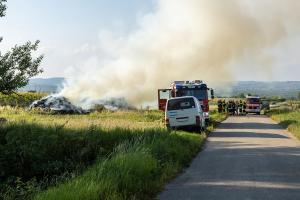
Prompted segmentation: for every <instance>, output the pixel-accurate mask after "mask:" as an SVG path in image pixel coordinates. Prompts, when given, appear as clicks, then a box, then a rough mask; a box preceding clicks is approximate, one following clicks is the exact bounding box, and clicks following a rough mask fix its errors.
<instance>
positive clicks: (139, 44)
mask: <svg viewBox="0 0 300 200" xmlns="http://www.w3.org/2000/svg"><path fill="white" fill-rule="evenodd" d="M299 10H300V1H298V0H285V1H282V0H256V1H252V0H185V1H183V0H159V1H158V2H157V7H156V9H155V11H153V12H152V13H148V14H146V15H145V16H143V17H142V18H140V19H139V20H138V22H139V28H138V29H137V30H136V31H134V32H132V33H130V34H129V35H127V36H126V37H123V38H120V37H119V38H111V37H106V38H105V39H103V42H102V45H103V46H102V49H104V50H103V51H104V53H103V55H105V57H104V58H103V59H102V61H101V63H96V64H95V63H93V64H91V66H89V65H88V64H87V65H86V66H84V67H82V68H81V70H79V71H78V72H76V73H75V74H74V75H73V77H72V78H71V79H69V80H68V82H67V83H66V85H65V87H64V89H63V91H62V95H64V96H66V97H68V98H69V99H71V100H73V101H74V102H77V103H78V102H82V101H84V100H86V99H89V100H91V101H93V100H97V99H106V98H111V97H125V98H126V99H127V100H128V101H129V102H130V103H132V104H135V105H138V104H141V103H143V102H151V101H153V100H155V99H156V98H157V89H158V88H166V87H168V86H169V84H170V82H172V81H174V80H193V79H203V80H205V81H208V82H215V81H229V80H234V78H235V77H233V75H232V74H233V73H232V72H233V70H235V67H233V65H232V63H234V62H236V61H239V60H242V59H243V58H245V57H247V58H251V59H253V60H256V61H257V62H261V63H262V64H264V65H265V66H269V67H271V66H272V58H271V57H270V56H268V55H266V53H265V51H266V49H268V48H272V47H273V46H274V45H276V44H278V43H279V42H280V41H282V40H284V39H286V38H287V37H289V36H290V35H292V34H293V33H294V32H295V31H299V30H297V28H298V27H299V25H300V23H299V22H300V20H299V19H300V18H299V17H300V14H299V13H300V12H299ZM108 38H110V39H108ZM103 55H99V57H103ZM238 67H239V68H243V65H240V66H238ZM269 67H266V68H265V69H261V68H259V69H258V68H255V66H253V68H252V69H253V70H261V71H262V73H264V70H265V72H266V73H268V70H270V68H269ZM245 70H247V68H245Z"/></svg>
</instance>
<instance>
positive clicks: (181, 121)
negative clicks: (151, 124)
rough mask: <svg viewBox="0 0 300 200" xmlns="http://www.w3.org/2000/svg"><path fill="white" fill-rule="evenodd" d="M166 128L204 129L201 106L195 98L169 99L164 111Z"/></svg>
mask: <svg viewBox="0 0 300 200" xmlns="http://www.w3.org/2000/svg"><path fill="white" fill-rule="evenodd" d="M165 122H166V126H167V127H168V128H171V129H173V128H197V129H198V130H203V129H205V118H204V114H203V111H202V108H201V105H200V103H199V101H198V99H196V98H195V97H192V96H185V97H177V98H173V99H169V100H168V101H167V106H166V111H165Z"/></svg>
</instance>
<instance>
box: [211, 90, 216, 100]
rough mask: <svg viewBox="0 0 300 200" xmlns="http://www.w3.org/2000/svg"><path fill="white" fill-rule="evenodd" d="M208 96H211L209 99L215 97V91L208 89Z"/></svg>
mask: <svg viewBox="0 0 300 200" xmlns="http://www.w3.org/2000/svg"><path fill="white" fill-rule="evenodd" d="M210 96H211V99H214V98H215V92H214V90H213V89H210Z"/></svg>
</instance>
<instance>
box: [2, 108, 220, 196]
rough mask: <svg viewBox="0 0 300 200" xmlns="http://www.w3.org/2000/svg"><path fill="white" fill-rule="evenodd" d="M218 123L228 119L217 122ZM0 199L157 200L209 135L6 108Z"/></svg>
mask: <svg viewBox="0 0 300 200" xmlns="http://www.w3.org/2000/svg"><path fill="white" fill-rule="evenodd" d="M212 117H213V123H212V125H211V126H210V127H209V128H208V131H209V130H211V129H212V128H213V125H214V124H215V122H217V121H221V120H222V119H224V118H225V116H224V115H222V114H217V113H214V114H213V115H212ZM0 118H5V119H6V120H7V122H5V123H2V124H1V122H0V171H1V174H0V195H1V196H0V199H39V200H40V199H43V200H46V199H151V198H153V197H154V196H155V195H156V194H157V193H158V192H159V191H160V190H161V189H162V187H163V186H164V184H165V183H166V182H167V181H169V180H170V179H171V178H172V177H174V176H175V175H176V174H177V173H178V172H180V171H181V170H182V168H183V167H185V166H187V165H188V164H189V163H190V161H191V160H192V158H193V157H194V156H195V155H196V153H197V152H198V151H199V150H200V147H201V145H202V143H203V141H204V138H205V137H206V133H202V134H199V133H189V132H184V131H173V132H169V131H168V130H167V129H166V128H165V126H164V123H163V113H162V112H159V111H119V112H102V113H91V114H88V115H53V114H50V113H41V112H37V111H27V110H25V109H21V108H10V107H2V108H1V109H0Z"/></svg>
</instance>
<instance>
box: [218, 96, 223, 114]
mask: <svg viewBox="0 0 300 200" xmlns="http://www.w3.org/2000/svg"><path fill="white" fill-rule="evenodd" d="M222 110H223V108H222V100H221V99H219V100H218V112H219V113H221V112H222Z"/></svg>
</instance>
